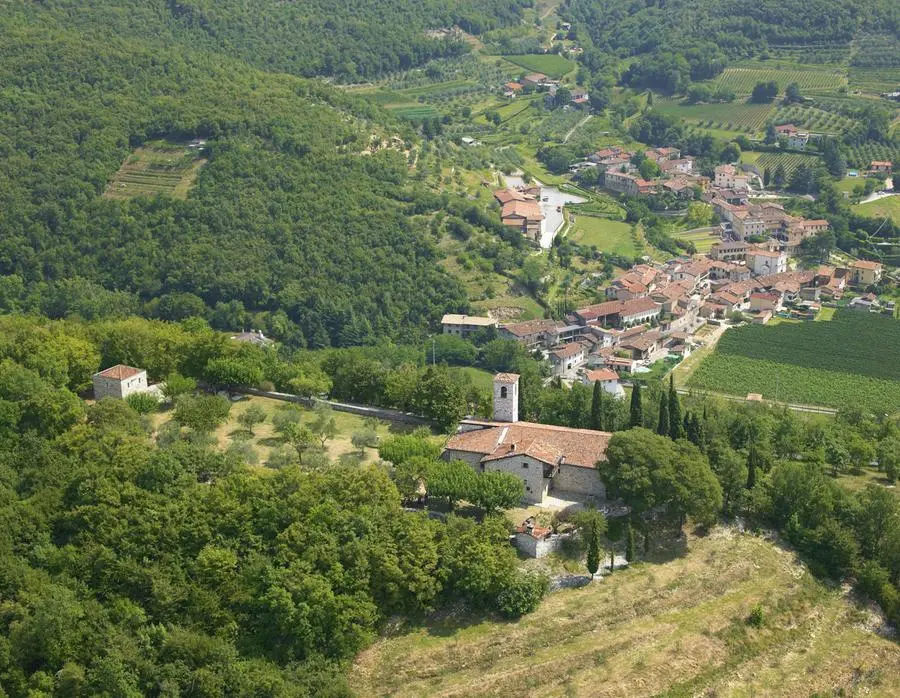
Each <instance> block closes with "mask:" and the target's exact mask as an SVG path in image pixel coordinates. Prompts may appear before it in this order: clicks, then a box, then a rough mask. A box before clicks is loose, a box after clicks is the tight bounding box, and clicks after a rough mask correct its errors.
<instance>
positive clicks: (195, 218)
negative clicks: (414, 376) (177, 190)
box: [0, 6, 466, 346]
mask: <svg viewBox="0 0 900 698" xmlns="http://www.w3.org/2000/svg"><path fill="white" fill-rule="evenodd" d="M94 16H95V19H96V18H97V15H94ZM112 26H115V23H113V25H112ZM0 30H2V32H3V35H4V42H3V45H2V47H0V84H2V86H3V88H2V89H3V92H2V94H3V100H4V104H5V108H4V110H3V114H2V116H0V153H2V157H0V274H2V275H4V279H3V280H2V283H0V288H2V289H3V291H2V293H0V295H2V296H3V298H2V300H0V304H2V306H3V307H4V309H5V310H7V311H9V310H18V309H22V308H23V307H26V308H27V307H32V308H34V309H37V310H40V311H42V312H46V313H49V314H51V315H56V316H64V315H66V314H69V313H75V314H79V315H82V316H84V317H96V316H98V315H105V314H110V313H118V314H128V313H131V312H147V313H149V314H154V313H155V314H157V315H158V316H160V317H169V318H170V319H178V318H179V317H186V316H191V315H198V314H199V315H204V314H205V315H210V314H212V313H218V316H217V317H218V318H219V323H218V324H219V325H221V326H226V325H227V326H230V327H231V328H234V329H240V328H241V327H249V326H255V327H261V328H265V329H266V330H267V331H269V332H272V333H274V334H276V335H277V336H280V337H282V338H283V339H286V340H289V341H293V342H294V343H296V344H305V343H309V344H311V345H313V346H329V345H332V344H354V343H360V342H365V341H368V340H370V339H371V338H373V337H376V336H393V337H401V336H411V334H410V333H412V334H414V333H416V332H417V331H421V330H422V329H423V328H425V327H426V326H428V325H429V324H431V323H433V322H435V321H436V320H437V319H439V318H440V316H441V314H442V313H444V312H447V311H453V310H463V309H465V307H466V299H465V295H464V293H463V291H462V289H461V287H460V286H459V285H458V283H457V282H455V281H454V280H453V279H451V278H450V277H449V276H448V275H446V274H445V273H444V272H442V271H441V270H440V269H439V268H438V266H437V263H436V261H437V253H436V250H435V247H434V245H433V244H432V242H431V241H430V240H429V238H428V237H427V235H426V234H425V231H426V229H425V226H424V225H423V224H419V223H416V222H415V220H414V219H412V218H411V217H410V215H409V214H410V213H412V212H413V210H415V211H416V212H420V213H427V212H429V211H435V210H437V208H439V207H440V205H441V200H440V199H439V198H435V197H431V196H429V197H426V198H422V194H420V193H417V192H416V191H414V190H413V188H412V186H411V185H410V184H409V182H408V181H407V168H406V161H405V156H404V155H403V154H402V153H398V152H396V151H383V152H381V153H378V154H376V155H373V156H361V155H360V152H361V151H362V150H363V149H364V148H365V147H366V146H367V145H368V143H369V138H370V136H371V134H372V133H379V134H384V135H388V134H391V133H401V134H405V133H406V132H405V131H404V130H403V128H402V127H401V126H400V125H398V124H396V123H394V122H391V121H390V118H389V117H387V116H384V115H383V114H381V113H380V112H378V110H376V109H375V108H374V107H373V106H371V105H370V104H367V103H365V102H362V101H358V100H354V99H352V98H349V97H346V96H344V95H343V94H342V93H340V92H339V91H336V90H333V89H330V88H328V87H326V86H323V85H321V84H319V83H314V82H307V81H304V80H302V79H299V78H293V77H290V76H287V75H284V74H270V73H264V72H260V71H258V70H256V69H253V68H249V67H247V66H246V65H245V64H244V63H242V62H239V61H237V60H232V59H229V58H225V57H223V56H221V55H217V54H214V53H211V52H203V51H194V50H190V49H187V48H184V47H181V46H170V45H166V44H165V42H164V41H157V40H155V39H148V40H141V39H137V38H127V37H126V38H123V37H120V36H116V35H115V34H114V33H112V32H108V31H107V30H105V29H104V25H103V23H102V22H99V21H98V29H97V31H96V32H95V31H93V30H88V29H85V30H83V31H82V30H78V29H72V28H69V27H67V26H66V25H65V23H64V22H63V21H62V20H59V19H57V17H56V16H55V15H54V14H53V13H50V12H44V11H42V10H41V9H40V8H39V7H38V6H29V7H25V6H20V7H17V8H15V9H14V10H11V11H8V12H5V13H4V15H3V17H2V18H0ZM149 33H152V32H148V34H149ZM195 136H196V137H203V138H207V139H209V143H208V151H209V163H208V164H207V165H206V166H205V167H204V168H203V169H202V170H201V171H200V176H199V180H198V182H197V185H196V187H195V188H194V189H193V190H192V191H191V193H190V196H189V197H188V199H187V200H186V201H179V200H175V199H171V198H166V197H157V198H153V199H149V198H135V199H131V200H123V201H110V200H107V199H103V198H101V194H102V192H103V190H104V187H105V186H106V183H107V181H108V180H109V178H110V177H111V175H112V174H113V173H114V172H115V171H116V169H117V168H118V167H119V165H121V164H122V162H123V161H124V160H125V159H126V158H127V157H128V156H129V154H130V153H131V151H132V149H133V148H134V147H135V146H137V145H140V144H141V143H143V142H145V141H146V140H148V139H151V138H160V137H168V138H170V139H187V138H191V137H195ZM149 301H153V307H152V308H151V309H147V308H146V307H145V304H146V303H148V302H149ZM223 328H224V327H223Z"/></svg>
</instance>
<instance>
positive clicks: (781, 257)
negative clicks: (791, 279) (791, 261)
mask: <svg viewBox="0 0 900 698" xmlns="http://www.w3.org/2000/svg"><path fill="white" fill-rule="evenodd" d="M747 266H748V267H750V268H751V269H752V270H753V274H754V276H767V275H768V274H780V273H782V272H785V271H787V255H786V254H784V253H783V252H772V251H769V250H752V251H751V252H748V253H747Z"/></svg>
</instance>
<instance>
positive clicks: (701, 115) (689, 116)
mask: <svg viewBox="0 0 900 698" xmlns="http://www.w3.org/2000/svg"><path fill="white" fill-rule="evenodd" d="M658 103H659V106H658V107H657V109H659V111H660V112H662V113H664V114H669V115H671V116H675V117H680V118H682V119H684V120H685V121H688V122H690V123H694V124H697V125H699V126H702V127H706V128H721V129H723V130H726V131H747V132H749V133H754V132H759V131H762V130H763V129H764V128H765V125H766V121H767V120H768V119H769V117H770V116H771V114H772V105H770V104H741V103H730V104H683V103H678V102H675V101H674V100H671V99H659V100H658Z"/></svg>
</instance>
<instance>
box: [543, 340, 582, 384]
mask: <svg viewBox="0 0 900 698" xmlns="http://www.w3.org/2000/svg"><path fill="white" fill-rule="evenodd" d="M584 359H585V351H584V345H582V344H581V343H580V342H570V343H569V344H563V345H562V346H559V347H554V348H553V349H551V350H550V365H551V366H552V368H553V375H554V376H561V375H563V374H565V373H567V372H568V371H571V370H573V369H576V368H578V367H579V366H581V365H582V364H583V363H584Z"/></svg>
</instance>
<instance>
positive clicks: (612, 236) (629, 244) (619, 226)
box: [570, 214, 638, 257]
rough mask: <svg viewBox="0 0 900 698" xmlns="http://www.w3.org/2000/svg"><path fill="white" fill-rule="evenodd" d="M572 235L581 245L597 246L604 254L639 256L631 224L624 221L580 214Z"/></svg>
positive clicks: (576, 217) (577, 216) (576, 218)
mask: <svg viewBox="0 0 900 698" xmlns="http://www.w3.org/2000/svg"><path fill="white" fill-rule="evenodd" d="M574 218H575V224H574V228H573V232H572V233H570V235H571V236H572V240H573V241H575V242H577V243H579V244H580V245H596V247H597V249H598V250H601V251H602V252H610V253H612V254H620V255H625V256H627V257H634V256H635V255H637V254H638V250H637V248H636V247H635V244H634V239H633V237H632V234H631V224H629V223H625V222H623V221H615V220H610V219H609V218H600V217H598V216H588V215H584V214H579V215H576V216H574Z"/></svg>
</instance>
